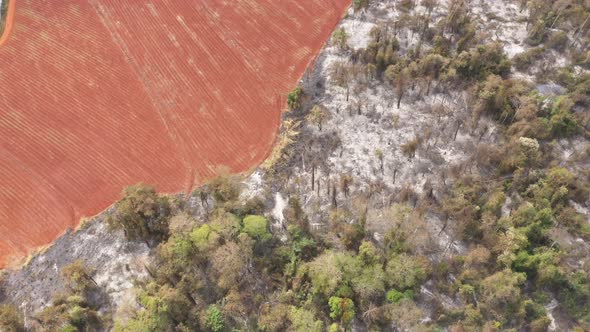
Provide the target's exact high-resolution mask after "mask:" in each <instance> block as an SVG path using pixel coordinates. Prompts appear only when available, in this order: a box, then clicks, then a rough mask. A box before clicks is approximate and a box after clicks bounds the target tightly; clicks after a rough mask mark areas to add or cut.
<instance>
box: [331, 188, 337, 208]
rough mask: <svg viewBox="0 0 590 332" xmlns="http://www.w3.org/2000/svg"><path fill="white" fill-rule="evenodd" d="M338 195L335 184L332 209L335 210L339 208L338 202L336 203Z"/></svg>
mask: <svg viewBox="0 0 590 332" xmlns="http://www.w3.org/2000/svg"><path fill="white" fill-rule="evenodd" d="M336 195H337V192H336V184H333V185H332V207H333V208H335V209H336V208H338V202H337V201H336Z"/></svg>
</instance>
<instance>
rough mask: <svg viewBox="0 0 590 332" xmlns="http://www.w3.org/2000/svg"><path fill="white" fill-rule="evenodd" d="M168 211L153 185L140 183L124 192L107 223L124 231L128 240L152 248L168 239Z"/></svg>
mask: <svg viewBox="0 0 590 332" xmlns="http://www.w3.org/2000/svg"><path fill="white" fill-rule="evenodd" d="M170 211H171V206H170V201H169V199H168V198H167V197H164V196H160V195H158V194H156V190H155V188H154V187H153V186H148V185H144V184H141V183H140V184H136V185H133V186H130V187H128V188H126V189H125V190H124V191H123V199H121V200H120V201H119V202H117V204H115V211H114V212H113V214H112V215H110V216H109V217H108V220H107V222H108V223H109V225H111V226H112V227H114V228H120V229H123V231H124V232H125V235H126V236H127V238H128V239H129V240H132V241H143V242H145V243H146V244H147V245H148V246H150V247H151V246H153V244H155V243H159V242H161V241H164V240H166V239H167V238H168V221H169V216H170Z"/></svg>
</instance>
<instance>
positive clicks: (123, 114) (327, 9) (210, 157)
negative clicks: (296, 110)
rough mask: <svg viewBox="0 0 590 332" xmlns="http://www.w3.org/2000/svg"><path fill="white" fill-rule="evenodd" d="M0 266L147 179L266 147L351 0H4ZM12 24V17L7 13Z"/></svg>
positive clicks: (166, 178)
mask: <svg viewBox="0 0 590 332" xmlns="http://www.w3.org/2000/svg"><path fill="white" fill-rule="evenodd" d="M10 1H11V3H10V7H11V11H12V12H11V13H9V22H12V23H13V24H9V25H8V26H7V31H6V32H5V35H4V36H3V37H4V39H6V40H4V42H3V43H2V45H1V46H0V144H1V145H0V162H1V165H0V171H1V173H0V266H7V265H12V264H13V263H14V262H17V261H18V260H19V259H22V258H23V257H24V256H26V255H27V254H28V253H30V251H31V250H33V249H34V248H36V247H38V246H42V245H45V244H48V243H50V242H51V241H53V240H54V239H55V238H56V237H58V236H59V235H60V234H62V233H63V232H64V231H65V230H66V229H67V228H68V227H74V226H76V224H77V223H78V222H79V220H80V218H81V217H83V216H91V215H95V214H97V213H99V212H100V211H102V210H103V209H105V208H106V207H108V206H109V205H110V204H111V203H112V202H114V201H115V200H117V199H118V197H119V193H120V192H121V189H122V188H123V187H124V186H126V185H130V184H133V183H136V182H139V181H143V182H146V183H153V184H155V185H156V186H157V188H158V190H160V191H162V192H178V191H187V190H190V189H191V188H193V186H195V185H197V184H199V183H202V182H203V181H204V180H206V179H209V178H211V177H213V176H215V175H216V174H218V172H220V170H222V169H226V170H229V171H231V172H240V171H246V170H248V169H250V168H252V167H253V166H255V165H257V164H258V163H260V162H261V161H262V160H263V159H264V158H265V157H266V156H267V154H268V152H269V151H270V149H271V147H272V143H273V141H274V138H275V135H276V133H277V130H278V126H279V120H280V112H281V109H282V108H283V104H284V96H285V94H286V93H287V92H288V90H289V89H290V88H292V87H293V86H295V84H296V83H297V80H298V79H299V77H301V75H302V74H303V72H304V71H305V69H306V67H307V65H308V63H309V62H310V61H311V60H312V59H313V57H314V56H315V54H316V53H317V52H318V51H319V49H320V48H321V47H322V45H323V43H324V41H325V40H326V39H327V38H328V36H329V34H330V33H331V31H332V29H333V28H334V27H335V25H336V24H337V22H338V20H339V18H340V17H341V15H342V13H343V12H344V10H345V8H346V7H347V6H348V5H349V2H350V0H298V1H292V0H151V1H147V0H128V1H123V0H59V1H56V0H10ZM10 25H12V27H10Z"/></svg>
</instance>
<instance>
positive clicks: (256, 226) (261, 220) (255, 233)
mask: <svg viewBox="0 0 590 332" xmlns="http://www.w3.org/2000/svg"><path fill="white" fill-rule="evenodd" d="M242 231H243V232H244V233H246V234H248V235H250V236H251V237H252V238H253V239H257V240H268V239H270V238H271V237H272V236H271V234H270V233H269V232H268V220H267V219H266V218H265V217H263V216H253V215H250V216H246V217H245V218H244V228H243V229H242Z"/></svg>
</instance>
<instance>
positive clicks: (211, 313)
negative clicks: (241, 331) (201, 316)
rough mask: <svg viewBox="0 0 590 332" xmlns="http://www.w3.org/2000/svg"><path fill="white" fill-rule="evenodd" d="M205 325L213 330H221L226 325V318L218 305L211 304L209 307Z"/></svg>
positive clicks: (215, 331) (214, 331)
mask: <svg viewBox="0 0 590 332" xmlns="http://www.w3.org/2000/svg"><path fill="white" fill-rule="evenodd" d="M205 326H206V327H207V328H208V329H209V331H211V332H221V331H223V329H224V327H225V320H224V318H223V314H222V313H221V310H219V308H218V307H217V306H216V305H211V306H209V308H207V318H206V320H205Z"/></svg>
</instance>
